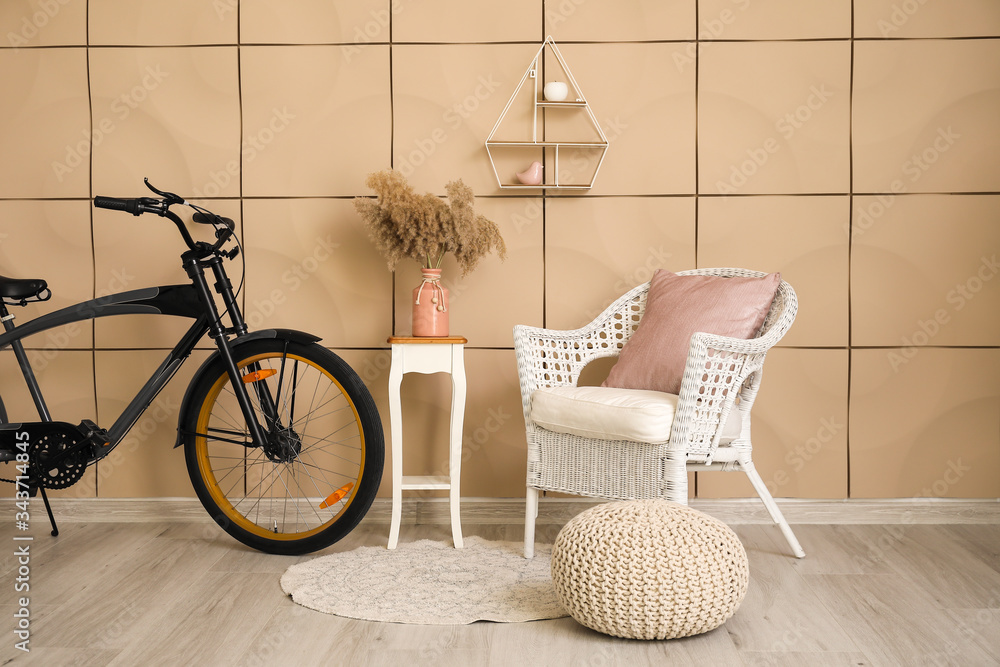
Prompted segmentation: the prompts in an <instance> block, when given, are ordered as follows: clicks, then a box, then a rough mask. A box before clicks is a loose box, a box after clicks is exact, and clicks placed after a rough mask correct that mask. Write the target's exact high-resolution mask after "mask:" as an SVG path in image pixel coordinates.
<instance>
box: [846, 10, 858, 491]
mask: <svg viewBox="0 0 1000 667" xmlns="http://www.w3.org/2000/svg"><path fill="white" fill-rule="evenodd" d="M855 2H856V0H851V62H850V72H849V76H850V79H849V82H848V87H847V189H848V192H849V193H850V194H849V195H848V197H847V206H848V209H847V391H846V395H847V405H845V406H844V414H845V416H846V420H845V421H846V429H845V430H846V433H845V434H844V450H845V451H844V456H845V461H844V465H845V467H846V471H845V474H846V477H845V483H846V484H847V488H846V489H845V497H847V498H850V497H851V363H852V360H853V358H854V352H853V350H854V339H853V336H852V333H853V330H854V326H853V319H852V317H853V316H852V313H853V303H852V301H851V297H852V294H851V289H852V285H853V283H854V280H853V276H854V48H855V42H854V24H855V15H854V12H855V7H854V5H855Z"/></svg>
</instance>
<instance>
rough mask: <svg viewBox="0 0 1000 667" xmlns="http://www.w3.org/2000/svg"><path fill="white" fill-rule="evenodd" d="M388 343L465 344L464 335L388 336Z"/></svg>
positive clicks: (466, 341)
mask: <svg viewBox="0 0 1000 667" xmlns="http://www.w3.org/2000/svg"><path fill="white" fill-rule="evenodd" d="M388 342H389V344H390V345H399V344H407V345H413V344H417V345H465V344H466V343H468V342H469V341H468V339H466V338H465V336H389V338H388Z"/></svg>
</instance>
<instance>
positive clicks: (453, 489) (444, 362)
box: [389, 336, 468, 549]
mask: <svg viewBox="0 0 1000 667" xmlns="http://www.w3.org/2000/svg"><path fill="white" fill-rule="evenodd" d="M467 342H468V340H466V339H465V338H463V337H462V336H448V337H444V338H431V337H420V338H417V337H409V336H390V337H389V344H390V345H392V366H391V367H390V369H389V427H390V431H391V437H392V524H391V525H390V528H389V548H390V549H395V548H396V543H397V542H398V541H399V521H400V517H401V515H402V511H403V491H409V490H415V489H447V490H449V491H450V493H449V504H450V506H451V536H452V539H454V541H455V548H456V549H461V548H462V519H461V515H460V513H459V499H460V495H459V482H460V481H461V467H462V423H463V422H464V420H465V344H466V343H467ZM405 373H451V428H450V446H449V463H448V471H449V474H448V475H419V476H418V475H407V476H405V477H404V476H403V411H402V405H401V403H400V399H399V386H400V385H401V384H402V382H403V375H404V374H405Z"/></svg>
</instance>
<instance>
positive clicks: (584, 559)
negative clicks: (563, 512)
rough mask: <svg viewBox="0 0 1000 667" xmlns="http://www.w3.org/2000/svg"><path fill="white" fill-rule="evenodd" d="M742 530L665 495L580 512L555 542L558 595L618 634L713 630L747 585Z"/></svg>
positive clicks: (591, 624)
mask: <svg viewBox="0 0 1000 667" xmlns="http://www.w3.org/2000/svg"><path fill="white" fill-rule="evenodd" d="M748 579H749V566H748V565H747V554H746V551H745V550H744V549H743V545H742V544H741V543H740V540H739V538H738V537H736V533H734V532H733V531H732V529H730V528H729V527H728V526H727V525H726V524H724V523H722V522H721V521H719V520H718V519H714V518H712V517H710V516H708V515H707V514H702V513H701V512H698V511H696V510H693V509H691V508H690V507H686V506H684V505H679V504H677V503H672V502H668V501H666V500H629V501H625V502H613V503H607V504H604V505H598V506H596V507H592V508H590V509H588V510H586V511H584V512H582V513H581V514H579V515H577V516H576V517H574V518H573V519H572V520H571V521H570V522H569V523H567V524H566V525H565V526H564V527H563V529H562V530H561V531H559V536H558V537H556V542H555V545H554V546H553V548H552V581H553V583H554V584H555V589H556V596H557V597H558V598H559V602H561V603H562V605H563V606H564V607H566V610H567V611H568V612H569V613H570V616H572V617H573V618H575V619H576V620H577V622H579V623H581V624H582V625H585V626H587V627H588V628H592V629H594V630H597V631H598V632H603V633H605V634H608V635H614V636H616V637H627V638H631V639H673V638H675V637H687V636H689V635H697V634H700V633H702V632H708V631H709V630H713V629H715V628H717V627H719V626H720V625H722V624H723V623H724V622H725V621H726V620H727V619H728V618H729V617H730V616H732V615H733V614H734V613H735V612H736V608H737V607H739V605H740V602H741V601H742V600H743V596H744V595H745V594H746V592H747V581H748Z"/></svg>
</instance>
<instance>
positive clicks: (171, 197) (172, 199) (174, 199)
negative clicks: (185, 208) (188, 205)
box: [142, 178, 184, 206]
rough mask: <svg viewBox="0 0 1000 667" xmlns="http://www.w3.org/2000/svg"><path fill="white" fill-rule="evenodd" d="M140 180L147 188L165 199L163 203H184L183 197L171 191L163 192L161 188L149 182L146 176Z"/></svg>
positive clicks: (168, 204)
mask: <svg viewBox="0 0 1000 667" xmlns="http://www.w3.org/2000/svg"><path fill="white" fill-rule="evenodd" d="M142 180H143V182H144V183H145V184H146V187H147V188H149V189H150V190H152V191H153V192H155V193H156V194H158V195H160V196H161V197H163V199H164V200H165V201H164V202H163V203H164V204H166V205H167V206H170V205H171V204H183V203H184V198H183V197H181V196H179V195H175V194H174V193H173V192H164V191H163V190H160V189H158V188H157V187H155V186H154V185H153V184H152V183H150V182H149V179H148V178H143V179H142Z"/></svg>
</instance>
